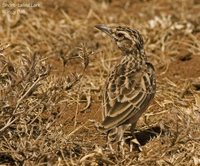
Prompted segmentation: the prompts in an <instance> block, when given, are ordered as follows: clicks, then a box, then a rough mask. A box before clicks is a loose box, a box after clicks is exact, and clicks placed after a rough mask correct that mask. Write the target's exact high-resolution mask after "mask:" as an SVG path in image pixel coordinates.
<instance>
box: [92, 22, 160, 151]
mask: <svg viewBox="0 0 200 166" xmlns="http://www.w3.org/2000/svg"><path fill="white" fill-rule="evenodd" d="M95 27H96V28H97V29H99V30H101V31H102V32H104V33H106V34H107V35H108V36H110V37H111V38H112V39H113V41H114V42H115V43H116V45H117V47H118V48H119V49H120V50H121V52H122V58H121V60H120V62H119V63H118V64H117V65H116V66H114V68H113V69H112V70H111V72H110V74H109V76H108V78H107V80H106V83H105V88H104V92H103V105H104V110H103V115H102V117H103V120H102V123H101V124H100V126H99V129H100V130H101V131H103V132H106V133H107V137H108V144H109V146H110V145H111V144H112V143H113V142H118V143H120V144H121V145H122V146H123V144H124V142H125V140H126V139H127V136H126V135H127V131H128V132H129V133H131V136H132V138H135V135H134V131H135V127H136V123H137V121H138V119H139V118H140V116H141V115H142V114H143V113H144V112H145V110H146V109H147V107H148V106H149V104H150V102H151V101H152V99H153V98H154V95H155V91H156V76H155V70H154V67H153V65H152V64H151V63H150V62H148V61H147V57H146V54H145V50H144V41H143V38H142V36H141V34H140V33H139V32H138V31H137V30H135V29H131V28H129V27H126V26H106V25H102V24H101V25H96V26H95ZM111 147H112V146H111Z"/></svg>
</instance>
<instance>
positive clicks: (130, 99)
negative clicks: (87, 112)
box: [102, 63, 155, 130]
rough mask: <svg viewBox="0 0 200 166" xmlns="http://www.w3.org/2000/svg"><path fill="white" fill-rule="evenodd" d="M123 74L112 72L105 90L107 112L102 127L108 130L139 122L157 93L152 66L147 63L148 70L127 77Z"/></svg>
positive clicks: (140, 70)
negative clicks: (130, 121)
mask: <svg viewBox="0 0 200 166" xmlns="http://www.w3.org/2000/svg"><path fill="white" fill-rule="evenodd" d="M123 69H124V67H123ZM118 71H120V70H119V69H118ZM121 73H123V74H124V72H121ZM117 74H118V75H117ZM123 74H121V75H119V73H114V72H112V73H111V75H110V77H109V82H107V84H106V87H105V90H104V103H105V111H104V112H103V122H102V125H103V127H104V129H106V130H110V129H112V128H115V127H117V126H120V125H121V124H124V123H126V122H127V121H129V120H130V119H131V120H132V121H137V120H138V118H139V117H140V116H141V114H142V113H143V112H144V111H145V109H146V108H147V106H148V105H149V102H150V101H151V100H152V98H153V96H154V93H155V75H154V69H153V66H152V65H151V64H149V63H147V65H146V68H140V69H139V70H132V72H129V75H126V76H125V77H124V75H123ZM130 76H131V77H130ZM120 78H123V79H122V80H120ZM127 84H128V85H127ZM111 87H114V88H111ZM133 123H134V122H133Z"/></svg>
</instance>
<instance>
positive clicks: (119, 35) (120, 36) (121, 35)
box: [116, 33, 124, 38]
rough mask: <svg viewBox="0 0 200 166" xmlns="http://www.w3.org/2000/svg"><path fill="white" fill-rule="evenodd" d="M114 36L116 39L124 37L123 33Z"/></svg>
mask: <svg viewBox="0 0 200 166" xmlns="http://www.w3.org/2000/svg"><path fill="white" fill-rule="evenodd" d="M116 35H117V37H119V38H122V37H123V36H124V34H123V33H117V34H116Z"/></svg>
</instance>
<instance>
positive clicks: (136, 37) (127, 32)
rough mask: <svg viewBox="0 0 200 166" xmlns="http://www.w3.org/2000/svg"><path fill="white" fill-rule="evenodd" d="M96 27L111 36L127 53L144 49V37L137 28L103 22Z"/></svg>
mask: <svg viewBox="0 0 200 166" xmlns="http://www.w3.org/2000/svg"><path fill="white" fill-rule="evenodd" d="M95 27H96V28H97V29H99V30H101V31H102V32H104V33H106V34H107V35H108V36H110V37H111V38H112V39H113V40H114V41H115V43H116V44H117V46H118V48H119V49H120V50H121V51H122V52H123V53H125V55H128V54H131V53H136V52H138V51H139V52H141V51H142V50H143V45H144V41H143V38H142V36H141V34H140V33H139V32H138V31H137V30H135V29H130V28H128V27H125V26H107V25H103V24H98V25H96V26H95Z"/></svg>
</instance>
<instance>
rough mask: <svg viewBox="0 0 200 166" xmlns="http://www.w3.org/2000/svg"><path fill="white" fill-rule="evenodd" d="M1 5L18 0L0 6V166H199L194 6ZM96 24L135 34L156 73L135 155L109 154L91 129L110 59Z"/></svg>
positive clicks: (198, 47)
mask: <svg viewBox="0 0 200 166" xmlns="http://www.w3.org/2000/svg"><path fill="white" fill-rule="evenodd" d="M5 2H6V3H7V4H11V3H13V4H18V3H21V2H22V1H4V6H3V2H0V3H2V5H1V8H0V9H1V11H0V15H1V16H0V39H1V40H0V41H1V43H0V165H1V164H2V165H3V164H4V165H46V164H48V165H99V166H101V165H126V166H128V165H148V166H149V165H159V166H164V165H177V166H178V165H179V166H180V165H191V166H193V165H200V143H199V142H200V137H199V135H200V128H199V126H200V93H199V89H200V78H199V76H200V68H199V64H200V42H199V41H200V26H199V25H200V21H199V20H200V14H199V10H200V3H199V2H198V1H197V0H193V1H189V0H188V1H187V0H185V1H184V0H182V1H181V0H176V1H172V0H161V1H160V0H154V1H139V0H134V1H131V0H127V1H106V0H90V1H84V0H77V1H73V2H71V3H70V2H68V1H67V0H66V1H61V0H60V1H49V2H46V1H44V0H43V1H40V2H36V1H35V2H34V3H39V4H40V5H39V7H35V8H31V7H27V8H16V7H11V6H5ZM98 23H106V24H125V25H128V26H130V27H135V28H137V29H139V30H140V31H141V33H142V34H143V35H144V38H145V43H146V44H145V48H146V52H147V54H148V55H149V57H148V58H149V60H150V61H151V62H152V63H153V64H154V66H155V68H156V73H157V84H158V85H157V94H156V97H155V100H154V102H153V103H152V105H151V106H150V107H149V109H148V111H147V112H146V113H145V114H144V115H143V117H142V118H141V119H140V121H139V123H138V125H137V128H138V130H139V133H138V139H139V140H140V141H141V142H142V143H143V146H142V148H143V151H142V152H138V151H137V150H135V151H133V152H132V153H130V152H128V150H127V149H125V156H122V154H121V153H120V152H117V151H116V153H115V154H112V153H111V151H110V150H107V149H105V141H106V138H105V136H104V135H101V134H100V133H99V132H98V131H97V130H96V129H95V127H94V124H93V120H95V121H100V119H101V109H102V107H101V90H102V87H103V85H104V81H105V78H106V76H107V74H108V72H109V71H110V69H111V67H112V66H113V64H115V63H116V62H117V61H118V59H119V58H120V52H119V51H118V50H117V48H116V46H115V45H114V44H113V43H111V40H109V39H107V38H105V37H103V36H102V34H101V33H100V32H98V31H97V30H95V28H94V25H95V24H98ZM153 128H154V129H155V128H157V129H158V130H156V136H155V134H153V135H154V137H151V138H149V136H151V134H150V133H149V132H145V131H147V129H148V130H150V131H151V132H152V131H153ZM154 131H155V130H154ZM158 131H159V132H158Z"/></svg>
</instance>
